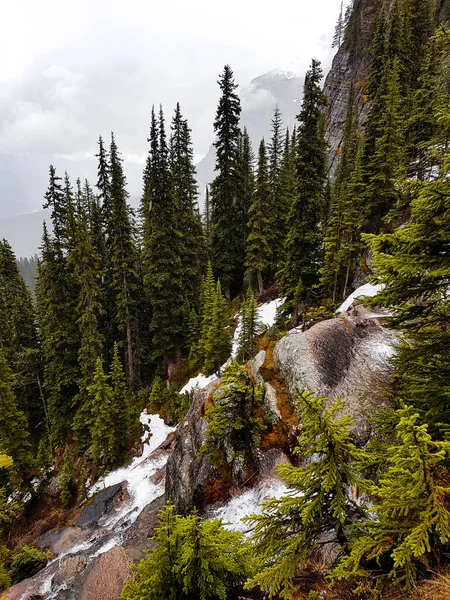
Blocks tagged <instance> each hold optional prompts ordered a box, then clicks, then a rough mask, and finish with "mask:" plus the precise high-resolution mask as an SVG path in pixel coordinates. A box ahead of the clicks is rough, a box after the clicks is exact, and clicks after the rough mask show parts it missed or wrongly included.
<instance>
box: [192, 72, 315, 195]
mask: <svg viewBox="0 0 450 600" xmlns="http://www.w3.org/2000/svg"><path fill="white" fill-rule="evenodd" d="M303 79H304V77H303V75H302V74H300V73H299V69H298V67H297V66H296V65H295V64H292V65H288V66H287V67H282V68H279V69H274V70H272V71H269V72H268V73H265V74H264V75H260V76H259V77H256V78H255V79H253V80H252V81H251V82H250V84H249V85H248V86H246V87H244V88H243V89H242V90H241V91H240V92H239V95H240V98H241V102H242V113H241V127H242V128H244V127H246V128H247V131H248V133H249V135H250V139H251V141H252V145H253V151H254V152H255V150H256V149H257V148H258V144H259V142H260V141H261V139H262V138H265V140H266V141H269V139H270V135H271V132H270V124H271V120H272V116H273V111H274V109H275V107H276V106H278V108H279V109H280V111H281V116H282V119H283V126H284V127H289V128H290V129H291V128H292V127H293V125H294V123H295V118H296V116H297V114H298V112H299V110H300V103H301V94H302V87H303ZM214 166H215V151H214V146H212V145H211V147H210V149H209V151H208V153H207V154H206V156H205V157H204V158H203V159H202V160H201V161H200V162H199V163H198V165H197V182H198V187H199V191H200V204H202V199H203V196H204V192H205V186H206V185H207V184H208V183H211V181H212V180H213V178H214Z"/></svg>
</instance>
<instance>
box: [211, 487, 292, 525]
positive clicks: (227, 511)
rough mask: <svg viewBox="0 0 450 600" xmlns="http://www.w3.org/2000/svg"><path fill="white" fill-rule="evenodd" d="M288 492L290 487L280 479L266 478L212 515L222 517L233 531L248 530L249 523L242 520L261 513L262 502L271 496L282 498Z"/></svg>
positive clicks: (217, 517) (216, 517)
mask: <svg viewBox="0 0 450 600" xmlns="http://www.w3.org/2000/svg"><path fill="white" fill-rule="evenodd" d="M287 493H288V488H287V487H286V485H285V484H284V483H283V482H282V481H280V480H279V479H275V478H272V479H266V480H264V481H262V482H260V483H259V484H258V485H257V486H255V487H254V488H252V489H250V490H246V491H245V492H244V493H242V494H240V495H239V496H235V497H234V498H231V500H229V501H228V502H227V503H226V504H225V505H224V506H221V507H220V508H218V509H216V510H215V511H214V512H213V515H212V517H213V518H215V519H222V520H223V521H224V524H225V527H226V528H227V529H231V530H232V531H246V530H247V529H248V525H247V524H245V523H243V522H242V519H243V518H244V517H248V516H249V515H251V514H257V515H259V514H261V512H262V507H261V502H264V500H270V499H271V498H281V497H282V496H285V495H286V494H287Z"/></svg>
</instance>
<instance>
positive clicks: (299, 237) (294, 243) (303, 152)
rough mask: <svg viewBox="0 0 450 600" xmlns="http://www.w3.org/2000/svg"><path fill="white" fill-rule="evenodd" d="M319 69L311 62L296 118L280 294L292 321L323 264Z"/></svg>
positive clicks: (323, 148)
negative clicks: (293, 171)
mask: <svg viewBox="0 0 450 600" xmlns="http://www.w3.org/2000/svg"><path fill="white" fill-rule="evenodd" d="M321 79H322V69H321V68H320V63H319V62H318V61H317V60H313V61H312V64H311V68H310V69H309V71H308V72H307V74H306V77H305V86H304V95H303V104H302V110H301V112H300V114H299V116H298V119H299V122H300V128H299V131H298V133H297V156H296V169H297V191H296V196H295V198H294V202H293V204H292V206H291V209H290V214H289V233H288V237H287V240H286V250H285V252H286V254H285V263H284V265H283V268H282V270H281V273H280V275H281V290H282V293H283V294H284V296H285V297H286V299H287V305H288V306H289V308H290V310H291V311H292V314H293V318H294V321H295V320H297V317H298V310H299V306H300V304H301V303H303V304H304V306H305V305H306V303H308V302H309V301H310V300H311V296H312V291H313V287H314V286H315V285H316V283H317V281H318V274H319V269H320V267H321V263H322V250H321V230H320V224H321V221H322V219H323V216H324V187H325V167H326V142H325V139H324V131H323V113H322V109H323V107H324V105H325V102H326V100H325V96H324V95H323V92H322V90H321V88H320V81H321Z"/></svg>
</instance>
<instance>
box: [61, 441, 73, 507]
mask: <svg viewBox="0 0 450 600" xmlns="http://www.w3.org/2000/svg"><path fill="white" fill-rule="evenodd" d="M59 478H60V488H61V492H60V498H61V504H62V505H63V506H64V508H67V506H68V505H69V504H70V501H71V499H72V492H73V490H72V486H73V484H74V478H75V466H74V461H73V454H72V452H71V449H70V446H69V444H66V447H65V448H64V456H63V464H62V467H61V470H60V472H59Z"/></svg>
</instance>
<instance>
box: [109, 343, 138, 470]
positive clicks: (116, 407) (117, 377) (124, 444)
mask: <svg viewBox="0 0 450 600" xmlns="http://www.w3.org/2000/svg"><path fill="white" fill-rule="evenodd" d="M110 381H111V389H112V396H111V412H112V414H113V419H114V441H115V444H114V446H115V447H114V455H115V458H116V461H117V462H118V463H119V464H120V463H121V462H123V461H124V459H125V458H126V457H127V455H128V453H129V452H130V448H131V434H132V430H133V424H132V419H133V415H132V411H131V406H130V400H129V393H128V389H127V385H126V381H125V375H124V372H123V367H122V364H121V362H120V356H119V346H118V344H117V343H115V344H114V355H113V362H112V364H111V371H110Z"/></svg>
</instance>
